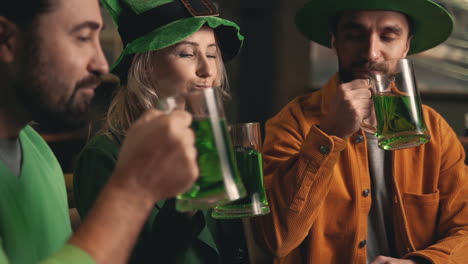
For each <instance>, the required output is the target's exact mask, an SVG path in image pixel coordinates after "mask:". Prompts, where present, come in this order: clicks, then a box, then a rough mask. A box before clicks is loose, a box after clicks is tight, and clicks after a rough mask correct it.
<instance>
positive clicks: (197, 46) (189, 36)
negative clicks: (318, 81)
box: [74, 0, 243, 263]
mask: <svg viewBox="0 0 468 264" xmlns="http://www.w3.org/2000/svg"><path fill="white" fill-rule="evenodd" d="M102 3H103V4H104V6H105V7H106V8H107V9H108V10H109V12H110V13H111V15H112V16H113V18H114V21H115V22H116V24H117V25H118V28H119V33H120V35H121V38H122V40H123V42H124V45H125V49H124V51H123V53H122V55H121V56H120V58H119V59H118V60H117V62H116V63H115V64H114V67H113V71H114V73H116V74H118V75H119V76H120V78H121V80H122V83H123V85H122V86H121V87H120V89H119V90H118V92H117V93H116V95H115V97H114V99H113V100H112V102H111V105H110V107H109V110H108V113H107V119H106V122H105V125H104V127H103V129H102V131H101V133H99V134H98V135H97V136H96V137H95V138H93V139H92V140H91V141H90V142H89V143H88V144H87V145H86V147H85V148H84V149H83V151H82V153H81V154H80V157H79V159H78V163H77V167H76V170H75V180H74V194H75V201H76V204H77V208H78V210H79V212H80V214H81V216H82V217H86V214H87V213H88V212H89V209H90V208H91V207H92V204H93V203H94V200H95V199H96V197H97V195H98V193H99V191H100V190H101V189H102V188H103V186H104V185H105V183H106V181H107V179H108V177H109V176H110V175H111V173H112V171H113V169H114V166H115V162H116V160H117V156H118V153H119V148H120V143H121V142H122V140H123V139H124V138H125V135H126V133H127V130H128V129H129V127H130V126H131V124H132V123H133V122H134V121H135V120H137V119H138V117H140V115H141V114H142V113H143V112H144V111H145V110H147V109H151V108H154V107H157V105H158V100H159V98H162V97H166V96H169V95H174V94H177V93H180V92H185V91H190V90H193V89H203V88H206V87H221V88H220V89H223V90H224V93H225V94H226V95H227V90H225V89H226V86H227V85H226V83H227V82H226V77H225V76H226V75H225V70H224V63H223V60H224V61H227V60H229V59H232V58H233V57H234V56H235V55H236V54H237V52H238V50H239V48H240V46H241V44H242V40H243V37H242V36H241V35H240V33H239V27H238V26H237V25H236V24H235V23H233V22H230V21H227V20H224V19H221V18H218V17H216V15H217V11H216V8H215V7H214V6H212V5H211V4H210V3H209V2H208V1H205V0H204V1H200V0H196V1H195V0H190V1H188V0H183V1H179V0H177V1H171V0H146V1H137V0H126V1H125V0H121V1H118V0H103V1H102ZM154 140H156V141H157V140H158V138H154ZM174 169H177V168H174ZM154 173H158V172H157V171H155V172H154ZM205 214H206V212H202V211H199V212H196V213H194V214H192V215H187V214H181V213H178V212H177V211H176V210H175V208H174V202H173V201H172V200H166V201H161V202H159V203H158V204H157V205H155V207H154V210H153V211H152V212H151V215H149V217H148V220H147V222H146V225H145V227H144V229H143V230H142V233H141V235H140V238H139V242H138V244H137V246H136V248H135V250H134V252H133V255H132V257H131V263H155V262H158V263H221V262H222V259H225V257H224V256H221V251H220V249H221V248H223V247H225V246H224V245H220V244H219V243H217V242H216V239H217V235H216V229H217V227H216V225H217V224H218V223H215V222H214V221H213V220H212V219H211V218H210V217H208V216H207V217H205ZM116 221H118V220H117V219H116ZM210 221H213V222H210ZM223 262H225V261H224V260H223Z"/></svg>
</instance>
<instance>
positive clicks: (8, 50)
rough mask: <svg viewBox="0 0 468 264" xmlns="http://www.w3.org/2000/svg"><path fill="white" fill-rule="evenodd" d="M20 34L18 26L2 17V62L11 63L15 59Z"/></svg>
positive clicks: (0, 26) (0, 56)
mask: <svg viewBox="0 0 468 264" xmlns="http://www.w3.org/2000/svg"><path fill="white" fill-rule="evenodd" d="M18 34H19V31H18V27H17V25H16V24H15V23H13V22H11V21H10V20H9V19H7V18H6V17H4V16H0V62H3V63H11V62H12V61H13V60H14V59H15V54H16V50H17V48H18V47H17V45H18Z"/></svg>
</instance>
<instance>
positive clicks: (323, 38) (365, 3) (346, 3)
mask: <svg viewBox="0 0 468 264" xmlns="http://www.w3.org/2000/svg"><path fill="white" fill-rule="evenodd" d="M357 10H389V11H397V12H401V13H404V14H406V15H408V16H409V17H411V18H412V20H413V22H414V32H413V34H414V35H413V38H412V40H411V47H410V50H409V52H408V54H415V53H418V52H421V51H424V50H428V49H430V48H433V47H435V46H437V45H438V44H440V43H442V42H444V41H445V40H446V39H447V38H448V37H449V36H450V34H451V33H452V30H453V24H454V22H453V18H452V16H451V15H450V14H449V13H448V12H447V11H446V10H445V9H444V8H442V7H441V6H440V5H438V4H436V3H434V2H433V1H431V0H352V1H350V0H329V1H312V2H309V3H307V4H305V5H304V6H303V7H302V8H300V9H299V10H298V11H297V14H296V19H295V21H296V26H297V28H298V29H299V31H301V32H302V33H303V34H304V35H305V36H306V37H307V38H309V39H310V40H312V41H315V42H317V43H319V44H321V45H323V46H326V47H331V22H332V20H333V19H334V17H336V15H338V14H339V13H341V12H345V11H357Z"/></svg>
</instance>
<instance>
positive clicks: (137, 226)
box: [70, 110, 198, 264]
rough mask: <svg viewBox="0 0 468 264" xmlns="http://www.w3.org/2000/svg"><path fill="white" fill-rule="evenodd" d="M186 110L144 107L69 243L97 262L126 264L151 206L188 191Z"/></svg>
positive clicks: (190, 159) (194, 170)
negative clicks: (94, 200)
mask: <svg viewBox="0 0 468 264" xmlns="http://www.w3.org/2000/svg"><path fill="white" fill-rule="evenodd" d="M191 121H192V117H191V116H190V114H188V113H187V112H183V111H174V112H172V113H171V114H164V113H162V112H160V111H157V110H149V111H147V112H146V113H145V114H143V116H142V117H141V118H140V119H138V120H137V121H136V122H135V123H134V124H133V126H132V127H131V128H130V129H129V130H128V132H127V135H126V137H125V141H124V143H123V145H122V148H121V150H120V154H119V159H118V161H117V164H116V169H115V171H114V174H113V175H112V177H111V178H110V179H109V181H108V182H107V184H106V185H105V187H104V188H103V189H102V191H101V193H100V194H99V197H98V199H97V200H96V202H95V204H94V206H93V208H92V209H91V211H90V213H89V214H88V216H87V217H86V219H84V221H83V223H82V225H81V226H80V228H79V229H78V231H77V232H76V233H75V234H74V235H73V236H72V237H71V239H70V243H71V244H74V245H76V246H78V247H80V248H81V249H83V250H85V251H86V252H87V253H88V254H89V255H90V256H92V257H93V258H94V260H95V261H96V263H100V264H107V263H109V264H116V263H127V260H128V257H129V255H130V252H131V250H132V249H133V246H134V244H135V241H136V239H137V237H138V234H140V232H141V227H142V226H143V224H144V223H145V221H146V220H147V219H148V215H149V214H150V211H151V209H152V208H153V207H154V204H155V203H156V202H157V201H158V200H161V199H165V198H168V197H174V196H176V195H177V194H179V193H181V192H184V191H185V190H187V189H188V188H189V187H190V186H191V185H192V183H193V182H194V181H195V179H196V178H197V176H198V166H197V163H196V155H197V154H196V150H195V146H194V141H195V136H194V134H193V132H192V130H191V129H190V127H189V126H190V123H191Z"/></svg>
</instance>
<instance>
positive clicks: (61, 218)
mask: <svg viewBox="0 0 468 264" xmlns="http://www.w3.org/2000/svg"><path fill="white" fill-rule="evenodd" d="M19 140H20V143H21V150H22V153H23V158H22V164H21V172H20V174H19V177H17V176H16V175H14V174H13V173H12V172H11V171H10V170H9V169H8V168H7V166H6V165H5V164H4V163H3V162H1V161H0V197H1V198H0V264H4V263H13V264H14V263H18V264H25V263H26V264H33V263H39V262H41V261H43V263H50V264H52V263H82V264H87V263H94V261H93V260H92V259H91V257H89V256H88V255H87V254H86V253H85V252H83V251H82V250H81V249H79V248H77V247H74V246H72V245H68V244H66V242H67V240H68V239H69V237H70V235H71V234H72V231H71V226H70V218H69V213H68V204H67V196H66V190H65V181H64V177H63V173H62V170H61V168H60V165H59V164H58V162H57V160H56V158H55V156H54V154H53V153H52V151H51V150H50V148H49V147H48V146H47V144H46V143H45V142H44V140H43V139H42V138H41V137H40V136H39V135H38V134H37V133H36V132H35V131H34V129H32V128H31V127H29V126H26V127H25V128H24V129H22V131H21V132H20V135H19ZM51 255H53V256H52V257H50V256H51Z"/></svg>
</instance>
